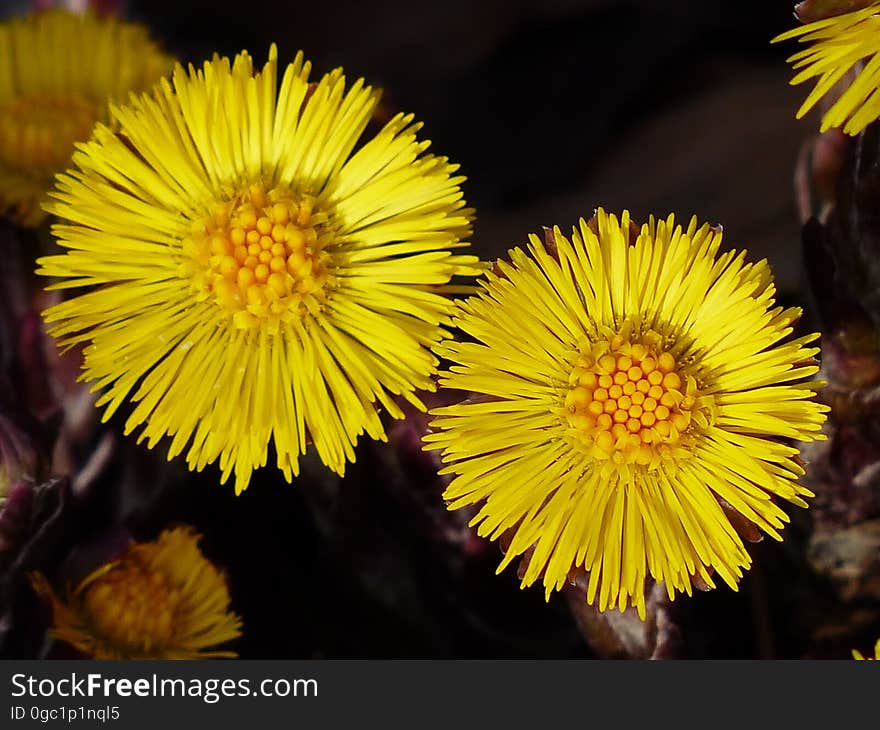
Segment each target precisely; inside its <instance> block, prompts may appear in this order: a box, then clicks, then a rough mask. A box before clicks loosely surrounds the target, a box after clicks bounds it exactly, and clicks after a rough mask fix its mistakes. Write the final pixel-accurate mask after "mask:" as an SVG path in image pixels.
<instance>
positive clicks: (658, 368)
mask: <svg viewBox="0 0 880 730" xmlns="http://www.w3.org/2000/svg"><path fill="white" fill-rule="evenodd" d="M631 234H632V238H631ZM552 238H553V240H552V241H550V242H549V247H545V245H543V244H542V243H541V242H540V241H539V240H538V239H537V238H536V237H534V236H532V238H531V245H530V246H529V251H528V253H527V252H525V251H523V250H522V249H519V248H516V249H513V250H512V251H511V252H510V256H511V262H510V263H508V262H504V261H499V262H498V264H497V266H496V269H495V271H494V272H493V273H490V274H487V278H486V280H485V283H484V285H483V286H484V291H483V292H481V293H480V294H479V296H474V297H471V298H469V299H467V300H465V301H464V302H461V303H460V304H459V306H458V310H457V312H456V315H455V317H454V322H455V324H456V325H457V326H458V327H460V328H461V330H462V331H463V332H464V333H465V334H466V335H467V336H468V340H467V341H461V342H459V341H455V342H446V343H444V344H443V345H442V346H441V347H440V348H439V352H440V353H441V354H442V355H443V356H445V357H447V358H449V359H450V360H451V361H452V363H453V364H452V366H451V367H450V369H449V371H448V372H444V373H441V385H442V386H444V387H446V388H455V389H458V390H462V391H468V392H470V393H472V394H475V395H473V396H472V397H470V398H469V399H468V400H466V401H464V402H462V403H459V404H456V405H452V406H449V407H445V408H438V409H436V410H434V411H432V413H433V414H434V415H436V416H437V418H436V419H435V420H434V421H433V422H432V424H431V425H432V427H433V428H434V429H435V432H434V433H432V434H430V435H428V436H426V437H425V441H426V442H427V448H434V449H442V452H441V455H442V458H443V460H444V461H445V462H446V463H447V464H448V466H446V467H445V469H444V471H445V472H447V473H452V474H455V475H456V476H455V479H454V480H453V481H452V482H451V483H450V485H449V487H448V488H447V490H446V492H445V494H444V497H445V498H446V499H447V500H448V501H449V502H450V505H449V506H450V508H452V509H456V508H459V507H463V506H466V505H471V504H476V505H479V506H480V510H479V512H478V513H477V514H476V516H475V518H474V520H473V524H477V525H479V527H478V532H479V534H480V535H482V536H489V537H491V538H492V539H499V538H502V541H503V542H504V543H508V542H509V546H508V547H506V548H505V550H506V555H505V557H504V560H503V562H502V564H501V566H500V567H499V571H500V570H501V569H503V567H504V566H505V565H507V564H508V563H510V562H511V561H512V560H513V559H514V558H515V557H516V556H518V555H522V554H526V555H527V556H528V558H527V559H528V564H527V567H526V568H525V570H524V574H523V577H522V580H523V585H524V586H526V585H530V584H532V583H533V582H534V581H536V580H538V579H541V580H543V583H544V586H545V589H546V593H547V596H548V597H549V595H550V593H551V591H553V590H554V589H559V588H561V587H562V586H563V585H565V583H566V581H567V580H569V574H570V572H571V571H572V570H573V569H581V568H583V569H586V571H588V573H589V581H588V589H587V599H588V601H589V603H591V604H592V603H594V601H595V599H596V597H597V596H598V603H599V608H600V609H601V610H605V609H606V608H608V607H613V606H615V605H616V606H618V607H619V609H620V610H621V611H622V610H624V609H625V608H626V607H627V605H629V604H630V603H631V604H633V605H635V606H636V607H637V608H638V610H639V612H640V614H642V616H644V612H645V582H646V578H647V577H651V578H653V579H654V580H656V581H658V582H663V583H665V585H666V589H667V592H668V594H669V596H670V598H672V597H673V596H674V595H675V592H676V591H678V592H681V591H684V592H687V593H690V592H691V590H692V584H693V583H698V584H703V583H705V584H706V585H708V586H710V587H711V586H712V585H713V582H712V573H713V572H715V573H717V574H718V575H720V576H721V578H722V579H723V580H724V581H725V582H727V583H728V584H729V585H731V586H733V587H736V584H737V581H738V579H739V578H740V577H741V575H742V569H743V568H746V567H747V566H748V565H749V564H750V558H749V555H748V553H747V552H746V550H745V547H744V545H743V541H742V539H741V538H740V536H739V534H738V532H737V530H736V529H735V527H734V525H733V524H732V521H731V519H729V518H728V516H727V515H728V511H729V510H733V511H735V512H736V513H739V515H741V516H742V517H744V518H745V519H746V520H748V521H750V522H752V523H754V525H757V526H758V527H760V528H761V529H762V530H764V531H765V532H767V533H768V534H770V535H772V536H773V537H775V538H777V539H781V538H780V536H779V533H778V530H779V529H780V528H782V527H783V524H784V523H785V522H786V521H787V520H788V517H787V516H786V514H785V512H783V511H782V509H780V507H779V506H778V505H777V504H776V501H775V498H776V497H781V498H782V499H785V500H788V501H789V502H792V503H794V504H798V505H801V506H805V505H806V503H805V502H804V500H803V497H806V496H812V495H811V493H810V492H809V491H808V490H807V489H805V488H804V487H802V486H801V485H799V484H798V482H797V479H798V477H799V476H800V475H801V474H803V469H802V468H801V466H800V465H799V464H798V462H797V460H796V454H797V449H796V448H794V447H793V446H791V445H789V444H787V443H784V442H783V439H799V440H805V441H808V440H814V439H818V438H821V434H820V433H819V430H820V428H821V425H822V423H823V421H824V406H821V405H819V404H817V403H815V402H814V401H813V396H814V395H815V393H814V388H815V387H816V385H817V383H816V381H812V380H808V378H810V377H811V376H813V375H814V374H815V373H816V372H817V366H816V364H815V363H814V362H813V360H812V357H813V356H814V355H816V354H817V353H818V349H817V348H815V347H810V346H809V343H810V342H812V341H813V340H815V339H816V337H817V335H808V336H806V337H801V338H798V339H794V340H791V341H789V342H786V343H783V340H784V339H785V338H787V337H788V335H789V334H790V333H791V332H792V327H793V324H794V323H795V321H796V320H797V319H798V317H799V315H800V310H798V309H783V308H782V307H775V306H774V301H773V297H774V293H775V289H774V286H773V283H772V278H771V274H770V270H769V268H768V266H767V262H766V261H761V262H760V263H757V264H751V263H746V262H745V254H744V253H739V254H738V253H736V252H735V251H730V252H727V253H724V254H722V255H718V249H719V245H720V243H721V231H720V230H719V229H713V228H710V227H709V226H707V225H704V226H702V227H698V226H697V222H696V220H695V219H694V220H692V221H691V223H690V225H689V226H688V227H687V229H686V230H683V229H682V228H681V227H680V226H676V225H675V222H674V219H673V217H672V216H669V218H668V219H666V220H654V219H653V218H652V219H651V221H650V223H648V224H647V225H643V226H642V227H641V229H638V228H636V227H632V228H631V222H630V219H629V214H628V213H626V212H624V214H623V216H622V218H621V219H620V220H618V219H617V217H615V216H614V215H609V214H607V213H605V211H603V210H601V209H600V210H599V211H598V212H597V214H596V216H595V218H594V219H593V220H592V221H591V222H590V223H585V222H584V221H581V225H580V230H577V229H576V230H575V231H574V232H573V235H572V238H571V240H569V239H567V238H565V237H564V236H563V235H562V234H561V233H560V231H559V229H556V230H555V231H554V232H553V233H552Z"/></svg>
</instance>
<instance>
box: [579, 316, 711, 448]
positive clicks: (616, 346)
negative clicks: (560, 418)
mask: <svg viewBox="0 0 880 730" xmlns="http://www.w3.org/2000/svg"><path fill="white" fill-rule="evenodd" d="M621 339H622V338H621V337H619V336H615V337H612V338H611V339H610V340H604V341H601V342H599V343H597V344H596V345H594V346H591V347H590V348H588V349H587V350H585V351H583V352H581V354H580V356H579V357H578V358H577V360H576V362H575V366H574V368H573V370H572V372H571V375H570V377H569V389H568V392H567V394H566V396H565V407H566V416H567V419H568V423H569V425H570V426H571V427H572V428H573V429H575V433H576V436H577V438H578V441H579V442H580V443H581V444H582V445H583V446H584V448H585V449H586V450H587V451H588V452H589V453H590V454H591V455H592V456H594V457H595V458H597V459H601V460H607V459H611V460H613V461H614V462H615V463H618V464H622V463H627V464H631V463H636V464H642V465H646V466H648V465H653V466H656V465H658V464H659V463H660V462H661V461H662V460H664V459H671V458H674V457H675V456H676V454H677V452H678V451H679V450H680V449H681V448H682V447H685V446H687V445H688V441H689V439H688V433H689V432H690V431H691V425H692V423H693V421H694V416H695V415H698V413H697V411H698V408H696V407H695V406H697V401H698V399H697V383H696V379H695V378H694V377H693V376H691V375H686V374H685V373H683V371H682V367H681V365H680V363H678V362H677V361H676V359H675V357H674V355H673V354H672V353H671V352H670V351H668V350H666V349H663V347H662V346H661V344H660V343H661V342H662V338H661V337H660V335H658V334H657V333H656V332H653V331H651V330H649V331H647V332H646V333H644V334H643V335H642V336H641V337H640V338H638V341H636V342H628V341H621ZM700 420H703V419H702V418H700Z"/></svg>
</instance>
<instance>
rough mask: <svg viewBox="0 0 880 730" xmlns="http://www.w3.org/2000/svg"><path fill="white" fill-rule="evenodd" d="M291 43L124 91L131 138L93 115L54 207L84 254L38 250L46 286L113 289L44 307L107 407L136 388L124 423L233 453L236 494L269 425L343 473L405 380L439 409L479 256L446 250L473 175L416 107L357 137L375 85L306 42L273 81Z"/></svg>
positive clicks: (460, 229) (215, 452)
mask: <svg viewBox="0 0 880 730" xmlns="http://www.w3.org/2000/svg"><path fill="white" fill-rule="evenodd" d="M277 57H278V52H277V48H276V47H275V46H274V45H273V46H272V47H271V50H270V53H269V61H268V63H266V64H265V66H264V67H263V68H262V70H261V71H259V70H256V71H255V69H254V68H253V63H252V59H251V57H250V56H249V55H248V54H247V53H246V52H242V53H240V54H239V55H238V56H236V57H235V59H234V60H233V61H231V62H230V60H229V59H228V58H220V57H215V58H214V59H213V60H212V61H208V62H206V63H205V64H204V66H203V68H202V69H201V70H196V69H195V68H193V67H190V68H189V72H188V73H187V71H186V70H184V69H183V67H181V66H178V67H177V68H176V70H175V72H174V74H173V78H172V80H171V81H168V80H163V81H162V82H161V84H160V85H159V86H157V88H156V89H155V91H154V93H153V94H151V95H142V96H139V97H133V98H132V99H131V101H130V102H129V104H128V105H126V106H121V107H114V108H113V109H112V117H113V120H114V122H116V123H117V125H118V133H117V132H116V131H114V130H111V129H109V128H107V127H105V126H103V125H99V126H98V127H97V128H96V131H95V134H94V137H93V139H92V140H91V141H90V142H88V143H86V144H84V145H81V146H80V148H79V150H78V151H77V153H76V154H75V155H74V160H73V161H74V164H75V166H76V167H75V169H73V170H71V171H69V172H68V173H67V174H65V175H60V176H59V178H58V185H57V189H56V190H55V191H54V192H53V193H52V198H53V200H52V202H51V203H50V204H48V205H47V209H48V210H49V211H51V212H52V213H54V214H56V215H57V216H58V217H59V219H63V220H67V221H70V223H65V224H59V225H56V226H55V227H54V228H53V232H54V233H55V234H56V236H57V238H58V240H59V243H60V244H61V245H62V246H64V247H66V248H68V249H69V251H68V252H67V253H66V254H64V255H59V256H49V257H45V258H42V259H40V260H39V262H38V263H39V264H40V269H39V270H38V273H40V274H43V275H46V276H53V277H60V279H61V280H60V281H58V282H57V283H54V284H53V285H52V286H53V288H64V287H82V286H91V285H96V286H97V287H98V288H96V289H94V290H93V291H91V292H89V293H86V294H83V295H81V296H78V297H76V298H73V299H71V300H69V301H67V302H63V303H61V304H59V305H57V306H54V307H51V308H50V309H48V310H47V311H46V312H45V319H46V321H47V322H48V323H49V324H50V333H51V334H52V335H53V336H54V337H56V339H57V340H58V341H59V344H60V345H61V346H62V347H65V348H66V347H71V346H74V345H76V344H78V343H83V344H84V345H85V350H84V361H85V362H84V379H86V380H89V381H92V382H93V383H94V384H95V385H94V389H96V390H97V389H101V388H103V389H104V393H103V394H102V396H101V397H100V398H99V400H98V403H97V404H98V405H99V406H106V409H105V412H104V418H105V420H106V419H107V418H109V417H110V416H111V415H112V414H113V412H114V411H116V409H117V408H118V407H119V406H120V404H122V403H123V402H124V401H126V400H131V401H133V402H134V403H135V407H134V409H133V411H132V413H131V415H130V416H129V417H128V419H127V421H126V424H125V431H126V433H130V432H131V431H133V430H134V429H135V428H137V427H138V426H141V425H143V430H142V431H141V433H140V435H139V440H143V439H146V440H147V445H148V446H149V447H152V446H154V445H155V444H156V443H158V441H159V440H160V439H161V438H162V437H164V436H166V435H169V436H171V437H172V440H171V444H170V447H169V450H168V458H169V459H171V458H173V457H174V456H175V455H176V454H179V453H181V452H182V451H183V450H184V449H188V452H187V457H186V458H187V464H188V466H189V467H190V469H193V470H201V469H203V468H204V467H205V466H206V465H207V464H210V463H213V462H215V461H217V460H219V466H220V470H221V481H222V482H225V481H226V480H227V479H228V478H229V476H230V475H231V474H232V473H234V474H235V489H236V492H240V491H241V490H243V489H244V488H245V487H246V486H247V484H248V482H249V480H250V477H251V473H252V471H253V469H255V468H258V467H261V466H264V465H265V464H266V460H267V453H268V446H269V442H270V441H272V442H273V443H274V446H275V454H276V462H277V466H278V468H279V469H280V470H281V471H282V472H283V474H284V477H285V478H286V479H287V480H288V481H290V480H291V479H292V477H293V476H295V475H297V474H298V473H299V468H300V467H299V458H300V455H301V454H303V453H304V452H305V451H306V449H307V448H308V446H309V445H310V444H311V445H313V446H314V448H315V449H316V451H317V453H318V455H319V457H320V459H321V460H322V461H323V462H324V463H325V464H326V465H328V466H329V467H330V468H331V469H333V470H334V471H336V472H337V473H340V474H342V473H343V472H344V470H345V465H346V463H348V462H350V461H353V460H354V444H355V443H356V441H357V439H358V437H359V436H360V435H361V434H362V433H364V432H366V433H367V434H368V435H369V436H370V437H371V438H373V439H383V440H384V439H386V438H387V437H386V435H385V432H384V427H383V425H382V422H381V419H380V411H381V410H383V409H384V410H385V411H386V412H387V413H388V414H389V415H390V416H392V417H394V418H398V419H399V418H402V417H403V415H404V413H403V411H402V409H401V408H400V407H399V406H398V405H397V404H396V403H395V401H394V397H395V396H402V397H403V398H405V399H406V400H407V401H408V402H410V403H411V404H413V405H414V406H416V407H417V408H420V409H422V410H424V406H423V405H422V402H421V400H420V399H419V396H418V394H417V391H418V390H423V391H432V390H434V389H435V388H436V385H435V382H434V379H433V375H434V374H435V372H436V367H437V364H438V361H437V358H436V356H435V355H434V354H433V353H432V352H431V350H430V347H431V346H432V345H435V344H436V343H438V342H439V341H441V340H442V339H444V338H446V337H449V333H448V331H447V330H446V329H445V327H444V325H446V324H447V323H448V320H449V315H450V313H451V311H452V309H453V307H454V301H453V300H452V298H451V297H450V296H449V295H450V294H453V293H457V291H458V289H457V285H455V284H452V283H451V280H452V279H453V277H455V276H457V275H463V276H474V275H476V274H478V273H479V272H480V271H481V270H482V269H483V268H484V267H483V266H482V264H480V262H479V260H478V258H477V257H476V256H472V255H458V254H455V253H454V252H453V250H454V249H457V248H461V247H463V246H467V245H468V244H467V243H466V237H467V236H469V234H470V231H471V227H470V222H471V218H472V214H473V211H472V210H471V209H469V208H466V207H465V203H464V200H463V197H462V191H461V188H460V184H461V182H463V180H464V178H463V177H461V176H459V175H456V174H455V173H456V171H457V169H458V166H457V165H454V164H451V163H450V162H449V161H448V159H447V158H446V157H437V156H434V155H432V154H428V153H426V150H427V148H428V146H429V144H430V143H429V142H428V141H424V140H421V141H420V140H418V139H417V136H416V134H417V132H418V131H419V129H420V128H421V125H420V124H418V123H414V122H413V117H412V115H403V114H398V115H396V116H395V117H394V118H392V119H391V120H390V121H388V122H387V123H386V124H385V125H384V127H383V128H382V129H381V130H380V131H379V132H378V133H377V134H376V135H375V136H373V137H369V138H366V139H364V140H362V139H361V137H362V136H363V133H364V131H365V129H366V127H367V125H368V123H369V122H370V120H371V117H372V114H373V111H374V110H375V108H376V105H377V103H378V101H379V96H380V92H379V91H377V90H375V89H373V88H372V87H370V86H366V85H365V84H364V82H363V80H358V81H356V82H355V83H354V84H352V85H351V86H349V88H348V89H346V80H345V77H344V76H343V73H342V70H341V69H336V70H334V71H332V72H331V73H328V74H325V75H324V76H323V77H322V78H321V79H320V80H319V81H318V82H317V83H309V80H308V79H309V73H310V70H311V65H310V64H309V63H308V62H306V61H305V59H304V58H303V55H302V53H300V54H298V55H297V56H296V58H295V60H294V61H293V63H291V64H288V65H287V67H286V68H285V69H284V71H283V78H282V80H281V85H280V89H279V87H278V84H277V71H278V69H277V65H278V64H277ZM468 290H469V291H470V290H471V289H470V288H468Z"/></svg>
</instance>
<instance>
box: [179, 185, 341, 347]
mask: <svg viewBox="0 0 880 730" xmlns="http://www.w3.org/2000/svg"><path fill="white" fill-rule="evenodd" d="M326 221H327V216H326V214H324V213H322V212H320V211H317V210H315V200H314V198H312V197H310V196H308V195H295V194H294V193H293V192H292V191H290V190H286V189H274V190H270V191H268V192H266V191H264V189H263V187H262V186H260V185H253V186H251V187H250V189H249V190H248V191H247V192H245V193H243V194H241V195H238V196H236V197H235V198H233V199H232V200H230V201H228V202H226V203H221V204H220V205H218V206H217V207H216V209H215V211H214V214H213V215H212V216H210V217H208V218H207V219H206V220H205V221H203V222H201V223H199V224H197V225H196V226H195V227H194V230H193V232H192V234H191V237H190V238H187V239H186V240H185V241H184V242H183V250H184V254H185V255H187V257H188V260H187V261H186V263H185V264H184V269H185V275H188V276H191V277H192V281H193V287H194V288H195V290H196V291H197V292H198V293H199V295H200V298H213V300H214V301H215V302H216V303H217V305H218V306H219V307H220V308H221V309H222V310H223V311H224V312H227V313H228V314H229V315H231V317H232V321H233V324H234V325H235V326H236V327H237V328H239V329H249V328H254V327H258V326H260V325H262V324H267V325H268V329H269V330H270V331H271V332H276V331H277V328H278V324H279V322H281V321H288V320H290V319H291V318H292V317H302V316H304V315H305V314H307V313H309V312H311V313H313V314H314V313H317V311H318V310H319V308H320V307H321V305H322V304H323V303H324V302H325V301H326V297H327V291H328V289H330V288H331V287H332V286H333V284H334V280H333V276H332V273H331V271H330V263H331V261H330V259H331V257H330V254H329V253H328V252H327V251H326V250H325V247H326V245H327V243H328V241H329V239H330V234H329V231H327V229H326V226H325V225H324V224H325V223H326Z"/></svg>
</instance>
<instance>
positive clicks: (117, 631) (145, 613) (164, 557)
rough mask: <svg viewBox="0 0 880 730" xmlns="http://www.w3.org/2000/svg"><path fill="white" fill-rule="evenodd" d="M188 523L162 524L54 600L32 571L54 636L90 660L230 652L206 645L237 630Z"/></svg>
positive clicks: (221, 586) (218, 577) (221, 585)
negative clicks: (153, 535)
mask: <svg viewBox="0 0 880 730" xmlns="http://www.w3.org/2000/svg"><path fill="white" fill-rule="evenodd" d="M198 541H199V535H197V534H196V533H194V532H193V531H192V530H191V529H189V528H183V527H178V528H174V529H172V530H165V531H164V532H163V533H162V534H161V535H159V538H158V539H157V540H156V541H155V542H146V543H135V544H134V545H132V546H131V547H130V548H129V549H128V550H127V551H126V552H125V554H123V555H122V557H120V558H119V559H118V560H114V561H112V562H110V563H107V564H105V565H102V566H101V567H100V568H98V569H97V570H95V571H94V572H93V573H91V574H90V575H89V576H87V577H86V578H85V579H84V580H83V581H82V582H81V583H80V584H79V585H78V586H76V588H75V589H74V590H73V591H72V592H70V594H69V595H68V597H67V600H66V601H65V600H61V599H60V598H59V597H58V596H57V595H56V594H55V592H54V591H53V590H52V588H51V587H50V586H49V583H48V582H47V581H46V579H45V578H44V577H43V576H42V575H40V574H39V573H37V574H34V575H33V576H32V582H33V584H34V588H35V589H36V590H37V591H38V592H40V593H43V594H46V595H48V596H49V598H50V600H51V602H52V611H53V628H52V630H51V634H52V636H53V637H55V638H56V639H60V640H61V641H65V642H67V643H68V644H72V645H73V646H74V647H76V648H77V649H79V650H80V651H82V652H84V653H85V654H89V655H90V656H92V657H94V658H95V659H207V658H211V657H234V656H236V654H235V652H232V651H223V650H214V649H211V647H215V646H217V645H218V644H223V643H225V642H227V641H231V640H232V639H235V638H237V637H238V636H241V619H239V617H238V616H236V615H234V614H232V613H230V612H229V590H228V589H227V587H226V579H225V578H224V577H223V575H222V574H221V573H220V571H219V570H218V569H217V568H216V567H215V566H214V565H213V564H212V563H210V562H209V561H208V560H207V559H205V557H204V556H203V555H202V554H201V552H200V551H199V548H198Z"/></svg>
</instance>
